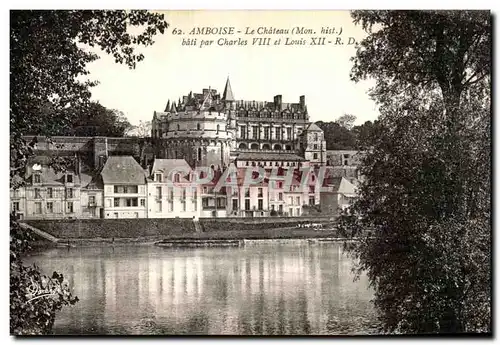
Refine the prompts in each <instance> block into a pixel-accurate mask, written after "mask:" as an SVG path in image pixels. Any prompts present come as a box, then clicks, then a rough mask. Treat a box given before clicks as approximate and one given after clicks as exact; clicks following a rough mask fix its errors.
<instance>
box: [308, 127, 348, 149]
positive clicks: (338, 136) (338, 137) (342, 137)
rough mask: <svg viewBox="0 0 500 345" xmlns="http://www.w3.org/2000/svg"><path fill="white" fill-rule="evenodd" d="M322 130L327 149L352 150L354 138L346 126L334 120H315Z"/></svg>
mask: <svg viewBox="0 0 500 345" xmlns="http://www.w3.org/2000/svg"><path fill="white" fill-rule="evenodd" d="M316 125H318V127H319V128H321V129H322V130H323V133H324V136H325V141H326V149H327V150H353V149H354V148H355V147H356V138H355V137H354V135H353V134H352V133H351V131H349V130H348V129H347V128H345V127H342V126H341V125H339V124H338V123H336V122H323V121H318V122H316Z"/></svg>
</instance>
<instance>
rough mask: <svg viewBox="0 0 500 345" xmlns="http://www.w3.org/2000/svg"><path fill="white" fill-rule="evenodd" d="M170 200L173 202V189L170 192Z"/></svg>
mask: <svg viewBox="0 0 500 345" xmlns="http://www.w3.org/2000/svg"><path fill="white" fill-rule="evenodd" d="M170 200H174V189H173V188H172V189H171V190H170Z"/></svg>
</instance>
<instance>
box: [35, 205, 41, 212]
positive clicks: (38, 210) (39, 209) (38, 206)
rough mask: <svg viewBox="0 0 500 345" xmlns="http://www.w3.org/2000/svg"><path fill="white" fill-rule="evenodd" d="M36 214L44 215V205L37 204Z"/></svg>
mask: <svg viewBox="0 0 500 345" xmlns="http://www.w3.org/2000/svg"><path fill="white" fill-rule="evenodd" d="M35 214H42V203H41V202H35Z"/></svg>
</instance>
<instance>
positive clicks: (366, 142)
mask: <svg viewBox="0 0 500 345" xmlns="http://www.w3.org/2000/svg"><path fill="white" fill-rule="evenodd" d="M378 131H380V129H379V128H378V120H375V121H374V122H371V121H366V122H365V123H363V124H362V125H359V126H354V127H353V128H352V129H351V132H352V133H353V134H354V136H355V138H356V148H357V149H358V150H363V151H366V150H368V149H370V148H371V147H372V146H373V143H374V140H375V137H376V135H377V132H378Z"/></svg>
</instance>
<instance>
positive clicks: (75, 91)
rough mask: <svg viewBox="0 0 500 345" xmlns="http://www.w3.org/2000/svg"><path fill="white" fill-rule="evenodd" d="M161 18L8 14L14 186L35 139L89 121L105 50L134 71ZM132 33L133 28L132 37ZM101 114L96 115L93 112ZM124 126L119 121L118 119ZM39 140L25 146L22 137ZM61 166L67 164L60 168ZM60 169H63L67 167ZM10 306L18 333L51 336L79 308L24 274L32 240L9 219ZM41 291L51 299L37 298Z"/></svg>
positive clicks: (63, 288) (30, 272) (54, 280)
mask: <svg viewBox="0 0 500 345" xmlns="http://www.w3.org/2000/svg"><path fill="white" fill-rule="evenodd" d="M167 26H168V25H167V23H166V22H165V21H164V16H163V15H162V14H156V13H153V12H147V11H118V10H103V11H94V10H84V11H82V10H70V11H55V10H49V11H47V10H44V11H40V10H36V11H28V10H16V11H11V12H10V152H11V157H10V183H11V186H13V187H16V186H18V185H19V184H20V183H22V182H23V177H24V176H25V173H26V164H27V162H28V158H29V157H30V156H32V155H33V153H34V152H33V151H34V147H35V145H36V142H37V140H36V136H49V137H50V136H53V135H56V134H58V133H61V132H64V131H67V130H69V129H70V128H71V127H72V126H73V125H74V123H75V121H76V116H79V115H80V114H90V112H91V110H92V107H96V105H95V104H92V103H91V101H90V97H91V92H90V88H91V87H92V86H94V85H96V84H97V82H96V81H91V80H86V79H85V78H86V76H87V75H88V74H89V72H88V70H87V69H86V66H87V64H88V63H90V62H92V61H95V60H97V59H98V58H99V57H98V55H97V54H96V53H95V52H93V51H95V49H100V50H102V51H104V52H105V53H107V54H110V55H112V56H113V57H114V58H115V61H116V62H117V63H124V64H126V65H127V66H129V67H130V68H135V66H136V63H137V62H139V61H141V60H143V59H144V56H143V55H142V54H141V53H138V52H136V50H135V48H136V47H137V46H141V45H142V46H149V45H151V44H153V43H154V41H153V37H154V36H155V35H156V34H157V33H164V32H165V29H166V28H167ZM131 28H135V29H136V30H134V32H139V33H138V34H132V33H131V32H132V31H131V30H130V29H131ZM94 109H95V108H94ZM114 115H116V118H117V119H118V120H120V114H117V113H114ZM27 134H32V135H35V138H34V139H33V140H31V141H29V142H26V141H25V139H24V138H23V136H25V135H27ZM61 164H64V163H63V162H61ZM61 168H62V167H61ZM10 233H11V240H10V243H11V260H10V262H11V263H10V270H11V279H10V302H11V309H10V311H11V323H10V332H11V333H12V334H16V335H20V334H46V333H49V332H50V330H51V328H52V325H53V323H54V319H55V313H56V312H57V311H58V310H60V309H61V307H62V306H64V305H68V304H73V303H75V302H76V301H77V299H76V298H74V297H73V296H72V295H71V294H70V293H69V288H68V286H67V285H65V283H64V279H63V277H62V275H60V274H57V273H55V274H53V275H52V277H51V278H50V279H49V278H48V277H46V276H43V275H42V274H41V273H40V270H39V269H38V268H37V267H35V266H33V267H26V266H24V265H23V263H22V261H21V255H22V254H23V253H24V252H25V250H28V249H29V245H28V241H29V240H30V238H29V234H28V233H27V231H25V230H24V229H23V228H21V227H20V226H19V224H18V223H17V222H16V221H15V220H13V219H12V218H11V223H10ZM36 288H41V289H42V291H47V292H48V293H49V294H50V296H48V297H37V296H38V295H37V296H34V297H37V298H36V299H32V300H31V301H30V298H33V296H30V293H33V292H36V291H38V290H36Z"/></svg>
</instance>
